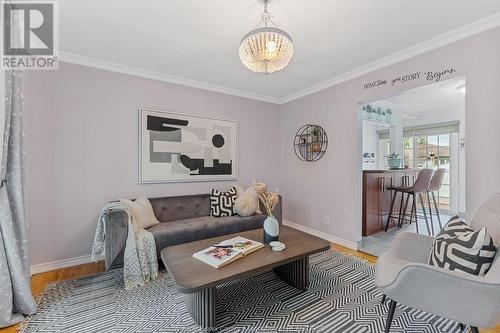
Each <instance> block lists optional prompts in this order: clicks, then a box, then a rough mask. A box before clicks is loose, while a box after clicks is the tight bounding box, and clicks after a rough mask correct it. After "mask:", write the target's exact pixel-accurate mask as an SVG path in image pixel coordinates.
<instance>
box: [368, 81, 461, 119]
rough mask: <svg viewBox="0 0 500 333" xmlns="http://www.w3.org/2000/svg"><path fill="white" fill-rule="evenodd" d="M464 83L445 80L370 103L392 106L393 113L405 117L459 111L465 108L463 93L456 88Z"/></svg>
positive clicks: (410, 117)
mask: <svg viewBox="0 0 500 333" xmlns="http://www.w3.org/2000/svg"><path fill="white" fill-rule="evenodd" d="M464 85H465V79H460V80H447V81H443V82H438V83H435V84H430V85H426V86H423V87H420V88H415V89H411V90H407V91H404V92H403V93H401V94H398V95H395V96H392V97H389V98H385V99H383V100H381V101H376V102H373V103H371V104H373V105H377V106H379V105H380V106H384V107H389V108H392V110H393V112H394V113H397V114H399V115H401V116H402V117H403V118H407V119H412V118H419V117H425V116H429V115H436V114H438V113H449V112H461V111H463V110H464V108H465V94H464V93H462V92H460V90H459V89H457V88H459V87H462V86H464Z"/></svg>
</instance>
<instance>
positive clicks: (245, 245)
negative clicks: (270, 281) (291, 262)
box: [193, 236, 264, 268]
mask: <svg viewBox="0 0 500 333" xmlns="http://www.w3.org/2000/svg"><path fill="white" fill-rule="evenodd" d="M216 245H220V246H226V247H216V246H211V247H209V248H207V249H205V250H202V251H199V252H196V253H195V254H193V257H195V258H196V259H198V260H200V261H203V262H204V263H205V264H208V265H210V266H212V267H214V268H220V267H222V266H225V265H227V264H229V263H231V262H233V261H235V260H237V259H239V258H241V257H243V256H246V255H247V254H250V253H252V252H254V251H257V250H258V249H261V248H263V247H264V244H262V243H259V242H256V241H253V240H250V239H247V238H244V237H239V236H238V237H234V238H231V239H228V240H225V241H223V242H221V243H219V244H216Z"/></svg>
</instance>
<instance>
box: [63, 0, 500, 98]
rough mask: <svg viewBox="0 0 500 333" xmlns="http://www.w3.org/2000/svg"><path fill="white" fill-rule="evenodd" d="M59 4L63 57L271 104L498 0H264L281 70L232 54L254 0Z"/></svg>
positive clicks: (254, 15) (252, 20)
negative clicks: (289, 43) (278, 31)
mask: <svg viewBox="0 0 500 333" xmlns="http://www.w3.org/2000/svg"><path fill="white" fill-rule="evenodd" d="M59 3H60V9H59V11H60V29H59V30H60V51H61V55H62V59H63V60H65V59H69V60H68V61H71V59H76V58H78V57H79V59H80V62H85V61H83V60H81V59H86V61H87V62H89V63H90V62H91V61H90V59H93V60H99V61H101V62H106V63H108V64H109V63H115V64H120V65H125V66H128V67H126V68H135V69H141V70H146V71H149V72H150V73H157V74H158V76H161V75H164V77H165V78H169V79H171V81H173V82H175V81H176V80H177V82H178V83H183V82H184V83H186V84H187V85H193V86H200V87H203V86H204V85H206V87H207V88H208V89H211V88H213V89H212V90H220V91H224V89H226V88H227V92H229V93H233V94H240V95H245V94H248V95H249V96H255V97H256V98H257V99H263V100H269V101H276V102H278V101H280V100H284V99H286V98H287V97H288V96H291V95H293V94H297V93H298V92H300V91H303V90H304V89H308V88H310V87H311V86H315V85H318V84H320V83H322V82H324V81H326V80H330V79H332V78H335V77H338V76H340V75H342V74H344V73H346V72H349V71H352V70H355V69H356V68H359V67H361V66H365V65H367V64H370V63H372V62H374V61H376V60H378V59H381V58H383V57H386V56H389V55H391V54H394V53H395V52H398V51H401V50H404V49H407V48H409V47H411V46H413V45H415V44H418V43H422V42H425V41H427V40H429V39H431V38H433V37H436V36H439V35H442V34H445V33H447V32H450V31H452V30H455V29H457V28H460V27H462V26H464V25H467V24H470V23H472V22H475V21H477V20H480V19H483V20H484V18H485V17H487V16H489V15H492V14H495V17H496V16H497V15H498V14H499V13H500V1H498V0H439V1H436V0H406V1H401V0H372V1H366V0H307V1H305V0H302V1H298V0H274V1H273V2H272V3H271V5H270V12H271V14H272V15H273V19H274V22H275V23H276V24H277V25H278V26H279V27H280V28H282V29H284V30H285V31H287V32H288V33H289V34H290V35H291V36H292V38H293V39H294V44H295V55H294V57H293V59H292V61H291V63H290V65H289V67H288V68H286V69H285V70H284V71H281V72H278V73H273V74H270V75H262V74H255V73H252V72H250V71H248V70H247V69H246V68H245V67H243V65H242V64H241V62H240V60H239V57H238V46H239V41H240V39H241V37H242V36H243V35H244V34H246V33H247V32H248V31H250V30H251V29H253V28H254V27H255V26H256V25H257V23H258V21H259V18H260V14H261V12H262V4H261V3H260V2H259V1H258V0H237V1H235V0H232V1H231V0H210V1H207V0H142V1H137V0H106V1H102V0H65V1H60V2H59ZM490 17H491V16H490ZM77 56H78V57H77ZM124 68H125V67H124ZM167 80H168V79H167Z"/></svg>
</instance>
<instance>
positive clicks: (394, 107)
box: [359, 78, 466, 255]
mask: <svg viewBox="0 0 500 333" xmlns="http://www.w3.org/2000/svg"><path fill="white" fill-rule="evenodd" d="M465 92H466V90H465V79H463V78H462V79H455V80H448V81H443V82H439V83H435V84H431V85H427V86H424V87H420V88H415V89H411V90H407V91H404V92H403V93H399V94H397V95H394V96H390V97H387V98H384V99H380V100H376V101H373V102H369V103H361V104H360V112H361V115H362V116H361V119H362V122H363V126H362V137H363V140H362V142H363V152H362V162H361V163H362V170H363V171H362V172H363V175H362V177H363V190H362V193H363V220H362V230H363V235H362V240H361V243H360V244H359V248H360V249H361V250H363V251H365V252H368V253H370V254H374V255H380V254H381V253H383V252H384V251H386V250H387V249H388V248H389V246H390V244H391V242H392V240H393V239H394V237H395V236H396V235H397V234H398V233H400V232H403V231H409V232H416V225H415V222H414V221H413V222H411V223H410V221H404V219H403V220H402V223H401V224H400V223H399V221H400V219H399V215H398V214H396V215H398V218H390V219H389V218H388V216H389V209H390V203H391V199H392V196H393V193H394V192H393V191H392V190H390V187H391V185H407V186H411V185H412V183H413V182H414V181H415V179H416V177H418V174H419V172H420V170H422V169H433V170H437V169H443V170H444V176H443V180H442V182H441V185H440V186H439V188H438V189H437V190H436V191H435V192H434V195H435V199H436V206H437V210H436V209H435V206H434V202H433V201H430V202H429V201H427V197H426V196H425V195H424V196H423V202H420V199H418V202H417V207H419V209H418V210H417V215H418V219H417V220H418V225H419V231H420V233H424V234H428V232H427V228H426V226H427V225H428V224H430V223H431V221H430V220H431V219H430V216H427V217H428V219H427V222H426V221H425V219H424V211H423V210H422V208H421V205H422V203H423V204H424V207H425V209H426V210H427V211H426V213H427V215H428V213H429V209H430V210H431V212H432V217H433V219H432V222H433V223H432V226H433V227H434V233H437V232H439V230H440V225H439V223H438V219H437V215H438V214H439V217H440V219H441V224H442V225H444V224H445V223H446V222H447V221H448V220H449V219H450V218H451V217H452V216H454V215H459V216H465V144H464V143H465ZM370 184H371V185H370ZM370 186H372V187H370ZM397 201H398V202H399V197H398V200H397ZM429 205H430V206H429ZM395 206H396V209H397V210H398V212H399V211H401V212H402V215H403V216H404V215H405V214H406V212H407V211H405V210H404V207H399V205H398V203H396V204H395ZM408 215H409V212H408ZM387 221H389V228H388V229H387V231H385V226H386V223H387ZM431 234H432V232H431Z"/></svg>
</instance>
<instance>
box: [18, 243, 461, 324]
mask: <svg viewBox="0 0 500 333" xmlns="http://www.w3.org/2000/svg"><path fill="white" fill-rule="evenodd" d="M310 269H311V270H310V286H309V289H308V290H307V291H299V290H297V289H295V288H293V287H291V286H289V285H287V284H286V283H285V282H283V281H281V280H280V279H279V278H278V277H277V276H276V275H275V274H274V273H273V272H267V273H263V274H260V275H256V276H254V277H251V278H247V279H245V280H241V281H236V282H230V283H226V284H224V285H221V286H220V287H218V289H217V323H218V325H219V326H224V328H223V329H221V331H222V332H339V333H340V332H342V333H351V332H352V333H372V332H373V333H376V332H383V329H384V323H385V318H386V315H387V309H388V308H387V303H388V302H386V304H385V305H382V304H380V299H381V295H380V293H379V292H378V290H377V288H376V287H375V285H374V281H373V273H374V268H373V266H371V265H369V264H368V263H366V262H365V261H363V260H360V259H358V258H354V257H351V256H346V255H343V254H341V253H338V252H334V251H326V252H323V253H321V254H317V255H313V256H311V258H310ZM39 301H40V305H39V308H38V313H37V314H36V315H34V316H33V317H31V318H30V319H29V320H28V321H27V322H25V323H24V324H23V325H22V326H23V327H22V331H23V332H51V333H55V332H68V333H90V332H99V333H104V332H185V333H189V332H201V330H200V329H199V328H198V327H197V326H196V325H195V324H194V322H193V321H192V319H191V317H190V316H189V314H188V313H187V309H186V306H185V303H184V295H183V294H181V293H179V292H178V291H177V289H176V287H175V285H174V284H173V282H172V280H171V279H170V277H169V275H168V273H166V272H164V273H162V274H161V275H160V277H159V278H158V279H157V280H155V281H153V282H151V283H149V284H148V285H146V286H144V287H139V288H135V289H133V290H125V289H124V288H123V277H122V275H121V270H119V269H118V270H113V271H110V272H106V273H101V274H98V275H95V276H91V277H84V278H80V279H77V280H72V281H65V282H56V283H53V284H50V285H49V286H48V287H47V289H46V291H45V292H44V293H43V294H42V295H41V297H40V299H39ZM459 331H460V329H459V327H458V324H457V323H454V322H452V321H449V320H445V319H443V318H440V317H437V316H434V315H431V314H428V313H425V312H422V311H418V310H414V309H411V308H408V307H404V306H399V305H398V308H397V310H396V314H395V316H394V322H393V325H392V328H391V332H401V333H402V332H412V333H424V332H436V333H437V332H459Z"/></svg>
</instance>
